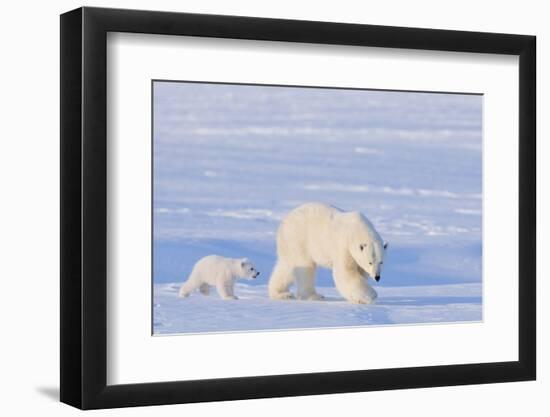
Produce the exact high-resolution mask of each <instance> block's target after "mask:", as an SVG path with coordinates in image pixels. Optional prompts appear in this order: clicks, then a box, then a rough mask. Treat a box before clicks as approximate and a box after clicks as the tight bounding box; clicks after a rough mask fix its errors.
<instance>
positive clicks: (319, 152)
mask: <svg viewBox="0 0 550 417" xmlns="http://www.w3.org/2000/svg"><path fill="white" fill-rule="evenodd" d="M481 109H482V97H481V96H473V95H450V94H425V93H399V92H381V91H351V90H333V89H304V88H281V87H258V86H237V85H212V84H192V83H156V84H155V89H154V141H153V143H154V202H153V209H154V213H153V220H154V241H153V245H154V247H153V250H154V252H153V262H154V265H153V280H154V284H155V286H154V298H155V305H156V307H155V308H154V310H153V311H154V323H155V326H154V332H155V333H166V332H170V333H177V332H201V331H213V330H216V331H231V330H247V329H248V330H255V329H259V328H266V326H267V328H284V327H288V326H291V327H300V328H303V327H325V326H330V327H332V326H341V325H358V324H387V323H410V322H417V323H418V322H434V321H464V320H479V319H480V315H481V313H480V312H481V292H480V287H481V260H482V256H481V255H482V253H481V252H482V240H481V228H482V216H481V213H482V197H481V193H482V190H481V173H482V166H481V155H482V154H481V149H482V141H481V132H482V129H481V120H482V119H481V116H482V112H481ZM310 201H320V202H324V203H328V204H332V205H335V206H338V207H340V208H342V209H346V210H359V211H361V212H363V213H364V214H365V215H366V216H367V217H368V218H369V219H370V220H371V221H372V222H373V224H374V225H375V227H376V228H377V229H378V231H379V232H380V234H381V235H382V237H383V238H384V239H385V240H386V241H388V242H389V245H390V246H389V250H388V256H387V259H386V261H385V262H384V268H385V269H384V271H383V274H382V279H381V281H380V283H378V284H376V289H377V290H378V292H379V294H380V295H381V299H380V300H379V302H378V303H377V305H376V306H367V307H366V308H364V307H363V308H361V307H358V306H350V305H345V304H343V303H342V302H332V301H329V302H326V303H313V304H311V306H309V305H307V304H305V303H302V302H300V303H296V304H291V303H272V302H271V301H269V300H264V299H262V297H263V294H265V291H263V289H264V287H265V285H266V284H267V280H268V278H269V274H270V271H271V269H272V268H273V264H274V262H275V233H276V230H277V226H278V224H279V221H280V220H281V218H283V217H284V215H285V214H286V213H288V212H289V211H290V210H291V209H292V208H294V207H296V206H298V205H300V204H302V203H305V202H310ZM209 254H218V255H222V256H230V257H243V256H247V257H249V258H250V259H251V260H252V261H253V262H254V263H255V264H256V265H257V267H258V268H259V270H260V271H261V272H262V275H261V276H260V278H259V279H257V280H255V281H254V284H253V285H254V286H252V284H251V285H250V286H247V287H243V286H240V287H239V292H243V291H245V290H246V291H247V294H249V295H250V297H251V299H250V300H239V302H236V303H229V304H227V303H223V304H222V303H221V301H220V300H217V299H216V297H215V296H213V297H191V298H189V299H187V300H177V299H175V298H173V297H172V298H170V297H171V292H170V288H172V287H171V285H172V284H170V283H179V282H181V281H183V280H184V279H185V278H186V276H187V275H188V273H189V272H190V270H191V268H192V266H193V264H194V263H195V262H196V261H197V260H198V259H200V258H201V257H203V256H205V255H209ZM165 284H166V285H165ZM318 285H319V286H320V287H329V288H324V293H325V295H329V296H331V297H336V293H335V292H334V289H333V288H331V287H333V282H332V279H331V276H330V271H326V270H321V271H319V273H318ZM436 290H437V291H438V292H437V296H436V295H433V294H432V293H431V291H436ZM464 291H469V292H468V294H467V295H466V294H465V293H464ZM423 292H424V294H423ZM430 294H431V295H430ZM172 295H173V294H172ZM428 295H430V297H432V299H431V301H430V299H429V298H426V297H425V296H428ZM386 296H387V297H390V298H386ZM392 297H397V298H395V299H394V298H392ZM434 297H435V298H434ZM465 297H466V298H468V299H467V300H466V299H465ZM241 298H246V297H245V296H244V293H243V297H241ZM392 300H393V301H392ZM399 300H401V301H399ZM407 300H408V301H407ZM181 301H183V302H181ZM198 304H200V305H201V307H200V308H199V305H198ZM259 311H262V314H258V312H259ZM266 312H267V313H266ZM294 313H296V314H294ZM369 314H370V316H369ZM198 317H200V319H197V318H198ZM228 317H234V318H235V320H229V319H228ZM319 317H322V318H323V319H319ZM235 321H237V322H238V323H237V322H235ZM191 323H193V324H191ZM293 323H294V324H295V325H294V324H293ZM308 323H309V324H308ZM197 326H198V327H197Z"/></svg>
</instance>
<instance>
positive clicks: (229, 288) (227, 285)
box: [216, 279, 238, 300]
mask: <svg viewBox="0 0 550 417" xmlns="http://www.w3.org/2000/svg"><path fill="white" fill-rule="evenodd" d="M233 284H234V282H233V281H230V282H227V281H226V280H223V279H218V280H217V281H216V290H217V291H218V294H219V295H220V298H222V299H224V300H238V298H237V297H236V296H235V294H234V293H233Z"/></svg>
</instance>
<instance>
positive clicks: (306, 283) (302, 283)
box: [294, 265, 325, 301]
mask: <svg viewBox="0 0 550 417" xmlns="http://www.w3.org/2000/svg"><path fill="white" fill-rule="evenodd" d="M294 275H295V276H296V294H297V297H298V299H300V300H311V301H319V300H322V299H323V298H325V297H323V296H322V295H321V294H317V292H316V291H315V265H311V266H298V267H296V268H294Z"/></svg>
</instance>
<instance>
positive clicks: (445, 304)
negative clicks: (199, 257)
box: [153, 283, 482, 334]
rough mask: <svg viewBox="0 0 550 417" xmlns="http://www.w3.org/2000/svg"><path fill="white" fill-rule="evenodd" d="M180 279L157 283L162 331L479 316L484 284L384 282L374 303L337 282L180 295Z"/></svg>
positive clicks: (159, 328) (240, 287)
mask: <svg viewBox="0 0 550 417" xmlns="http://www.w3.org/2000/svg"><path fill="white" fill-rule="evenodd" d="M178 289H179V284H178V283H174V284H156V285H155V296H154V305H153V309H154V312H155V313H154V314H155V317H154V320H155V321H154V328H155V333H157V334H174V333H182V332H191V333H197V332H219V331H243V330H278V329H307V328H317V327H344V326H367V325H387V324H395V323H400V324H416V323H443V322H461V321H480V320H481V319H482V311H481V285H480V284H449V285H437V286H418V287H382V288H379V291H378V299H377V301H376V302H375V303H374V304H372V305H368V306H365V305H354V304H350V303H348V302H346V301H345V300H344V299H343V298H342V297H341V296H340V295H339V294H338V292H337V291H336V289H335V288H334V287H326V288H319V292H320V293H321V294H323V295H324V296H325V297H326V298H325V300H323V301H300V300H290V301H274V300H270V299H269V297H268V296H267V287H266V286H265V285H255V286H252V285H246V284H237V287H236V291H235V293H236V294H237V296H238V297H239V299H238V300H230V301H227V300H222V299H220V298H219V297H218V295H217V294H216V293H215V291H214V292H213V293H212V292H211V293H210V295H208V296H204V295H202V294H200V293H198V292H197V293H194V294H192V295H190V296H189V297H188V298H184V299H182V298H179V297H178Z"/></svg>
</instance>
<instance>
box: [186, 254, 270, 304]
mask: <svg viewBox="0 0 550 417" xmlns="http://www.w3.org/2000/svg"><path fill="white" fill-rule="evenodd" d="M259 274H260V273H259V272H258V270H257V269H256V267H255V266H254V265H253V264H252V263H251V262H250V261H249V260H248V259H246V258H241V259H234V258H224V257H223V256H218V255H209V256H205V257H204V258H202V259H200V260H199V261H198V262H197V263H196V264H195V266H194V267H193V270H192V271H191V275H189V278H187V281H185V282H184V283H183V284H182V285H181V287H180V291H179V296H180V297H188V296H189V294H190V293H191V292H192V291H194V290H196V289H199V291H200V292H201V293H202V294H203V295H208V294H209V292H210V287H211V286H214V287H216V290H217V291H218V294H219V295H220V297H221V298H223V299H224V300H236V299H237V297H236V296H235V294H234V292H233V288H234V286H235V281H236V280H237V278H246V279H254V278H256V277H257V276H258V275H259Z"/></svg>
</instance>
